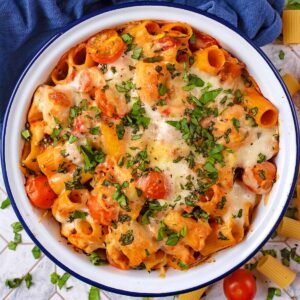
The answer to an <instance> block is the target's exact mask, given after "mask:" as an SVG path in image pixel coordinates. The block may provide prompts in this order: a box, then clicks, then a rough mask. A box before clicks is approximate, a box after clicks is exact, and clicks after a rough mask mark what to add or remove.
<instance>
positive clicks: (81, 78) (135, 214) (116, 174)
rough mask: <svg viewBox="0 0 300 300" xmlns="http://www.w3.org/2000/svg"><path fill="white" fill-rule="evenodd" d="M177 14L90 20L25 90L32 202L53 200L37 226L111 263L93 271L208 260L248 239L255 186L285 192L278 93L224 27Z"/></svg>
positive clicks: (207, 264)
mask: <svg viewBox="0 0 300 300" xmlns="http://www.w3.org/2000/svg"><path fill="white" fill-rule="evenodd" d="M174 19H175V20H176V21H161V19H155V20H154V19H153V18H145V19H141V20H135V21H132V19H130V18H129V20H124V22H123V23H122V22H119V23H118V24H116V25H114V26H113V24H111V25H110V26H105V24H104V23H105V22H104V23H103V25H101V26H100V27H98V28H95V27H93V32H92V31H91V32H90V34H89V35H85V36H84V35H83V34H82V37H81V38H80V40H78V42H77V43H74V42H73V43H72V44H68V45H72V46H71V47H67V45H65V48H66V49H65V50H64V51H62V50H60V52H59V53H58V52H57V54H56V56H55V58H54V57H53V58H52V68H51V69H52V71H51V70H49V68H48V74H46V69H45V71H44V72H45V73H44V74H43V76H44V80H43V81H40V82H39V84H35V86H32V87H31V88H32V94H31V95H33V96H32V101H30V99H28V100H27V108H28V112H27V114H26V115H23V119H25V123H26V125H25V128H24V122H23V129H22V130H21V131H22V136H23V139H24V140H25V141H24V143H23V145H22V147H21V148H20V152H21V158H20V164H21V172H22V174H23V176H24V177H25V181H24V185H25V189H24V188H23V190H25V191H26V194H27V197H28V198H27V202H28V207H29V206H30V205H32V206H33V207H37V208H38V209H37V210H36V211H39V212H40V213H41V212H42V211H41V210H40V209H49V213H48V216H47V217H46V218H47V221H44V220H43V218H42V219H41V223H44V222H45V223H47V222H49V224H48V225H47V226H48V227H49V228H50V227H51V226H55V227H56V232H57V231H59V232H60V234H61V236H62V238H61V242H62V243H64V244H66V243H65V242H63V241H64V239H66V240H67V242H68V243H69V244H71V245H72V246H73V248H74V249H75V250H77V252H78V250H80V251H81V252H80V251H79V252H78V253H73V254H72V255H76V257H77V256H80V260H81V263H82V264H86V263H88V260H89V259H90V260H91V258H94V259H95V258H96V259H97V261H98V262H101V264H106V266H101V267H93V266H91V268H92V267H93V269H91V272H92V270H94V271H95V268H97V269H103V270H104V272H108V273H109V272H111V273H112V274H114V276H115V274H116V268H117V269H122V270H123V271H118V275H116V278H117V276H129V277H132V278H134V276H140V275H133V274H134V273H139V274H140V272H144V271H137V270H141V269H146V270H147V271H148V272H150V271H153V270H158V272H152V273H151V276H156V277H158V275H159V274H160V276H166V278H165V279H163V280H168V278H169V273H170V277H171V280H170V282H172V280H174V279H173V276H176V275H175V274H178V271H177V273H176V271H171V270H172V269H177V270H184V271H186V270H188V272H181V273H183V274H188V273H191V275H193V274H196V273H195V272H201V268H203V269H205V268H207V270H208V268H211V267H213V266H212V265H213V264H214V263H212V261H213V260H216V262H215V263H218V262H219V261H221V260H222V259H223V258H222V255H223V254H222V253H226V254H224V255H227V253H231V252H232V253H233V251H234V249H238V247H243V246H242V245H243V244H244V243H245V244H246V243H247V242H249V240H250V239H249V238H248V235H249V236H251V233H252V232H249V231H253V232H254V233H255V232H256V231H255V228H258V225H256V224H257V222H260V221H261V220H262V219H263V217H262V215H261V214H264V209H267V208H268V204H265V205H264V203H262V202H263V201H261V196H262V195H266V194H270V198H271V197H272V194H273V193H274V191H273V190H275V193H276V191H278V188H277V189H276V186H277V185H278V183H277V182H276V180H277V179H278V180H279V181H280V177H279V174H280V173H279V170H280V169H281V168H282V162H281V161H280V159H278V158H279V157H280V154H281V151H282V149H281V147H280V144H281V140H282V138H283V139H284V137H282V134H281V132H282V131H281V126H282V124H281V122H278V119H279V120H280V113H281V108H280V104H279V105H278V102H276V103H273V101H272V100H273V98H272V97H270V96H267V95H265V94H264V93H263V89H262V88H261V86H260V84H259V82H258V81H257V80H256V76H255V74H253V73H252V72H251V71H250V70H249V69H248V62H246V63H244V61H243V59H240V58H238V57H237V55H236V54H235V53H232V51H230V50H228V49H227V47H225V46H224V41H221V40H219V39H220V37H219V36H218V37H217V36H213V35H212V34H211V33H208V32H207V31H206V30H205V28H203V29H202V28H201V26H200V25H199V26H197V27H196V25H195V24H194V23H191V25H189V21H187V20H182V19H176V18H174ZM177 20H178V21H177ZM214 22H215V21H214ZM77 26H78V25H77ZM74 28H76V26H75V27H74ZM279 87H280V85H279ZM280 88H281V87H280ZM271 96H272V95H271ZM25 113H26V112H25ZM23 114H24V112H23ZM283 126H286V125H283ZM293 126H294V125H293ZM279 148H280V150H279ZM292 157H293V155H291V158H292ZM20 176H21V177H22V175H21V174H20ZM24 177H23V178H24ZM275 182H276V184H275V185H274V183H275ZM273 185H274V187H273ZM287 192H288V193H289V190H288V189H287ZM23 193H24V192H23ZM25 198H26V197H25ZM28 199H29V200H28ZM269 201H270V200H269ZM271 203H274V201H273V202H271ZM283 203H284V205H285V204H286V201H285V202H283ZM264 206H265V207H266V208H264ZM37 214H38V213H37ZM253 214H255V215H256V216H255V218H252V216H253ZM277 214H280V212H279V211H278V212H277ZM50 215H52V216H53V217H54V218H51V216H50ZM54 220H55V221H54ZM258 220H259V221H258ZM277 221H278V218H277V219H275V220H274V221H273V224H275V223H276V222H277ZM274 222H275V223H274ZM55 223H56V224H55ZM57 224H59V229H58V226H57ZM252 227H253V228H254V229H253V228H252ZM259 228H261V227H259ZM57 229H58V230H57ZM50 230H52V229H50ZM247 233H248V234H247ZM269 233H270V230H269V232H268V233H267V234H269ZM244 239H245V241H243V240H244ZM240 245H241V246H240ZM233 246H234V247H233ZM64 247H65V248H64V251H67V252H66V253H70V251H74V250H73V249H70V247H68V246H64ZM223 249H227V250H223ZM220 250H222V251H221V252H219V251H220ZM252 253H253V251H252ZM84 254H86V255H87V256H88V258H89V259H87V258H86V255H84ZM218 257H219V258H218ZM241 261H242V260H239V261H238V262H237V263H235V264H234V266H235V267H236V266H237V265H238V264H239V263H241ZM114 268H115V271H112V270H113V269H114ZM167 269H169V270H168V271H167V273H166V270H167ZM126 270H131V271H126ZM100 272H102V271H100ZM128 272H131V273H130V275H129V273H128ZM174 272H175V273H174ZM121 273H123V274H124V275H122V274H121ZM145 274H146V275H145V276H147V273H146V272H145ZM152 274H156V275H152ZM177 276H179V275H177ZM180 276H181V275H180ZM184 276H185V275H184ZM85 277H86V276H85ZM90 278H91V277H89V279H90ZM149 278H153V277H149ZM178 278H179V277H178ZM213 278H216V276H213ZM151 280H152V279H151ZM155 280H157V279H155ZM158 280H159V279H158ZM161 280H162V279H161ZM141 282H142V281H141ZM158 282H159V281H158ZM93 283H94V282H93ZM101 283H102V282H101V281H100V284H101ZM206 283H207V282H206ZM113 286H114V285H113ZM155 286H156V285H155ZM193 287H195V285H194V286H190V288H193ZM176 288H177V287H176ZM187 288H189V287H188V286H185V287H184V289H187ZM135 289H137V287H132V288H131V290H130V291H133V292H136V290H135ZM138 290H140V289H138ZM142 292H144V293H149V290H148V291H147V290H143V289H142ZM163 292H165V293H170V291H168V290H166V291H163ZM130 293H131V294H132V292H130Z"/></svg>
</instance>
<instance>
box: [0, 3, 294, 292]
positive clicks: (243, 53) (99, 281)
mask: <svg viewBox="0 0 300 300" xmlns="http://www.w3.org/2000/svg"><path fill="white" fill-rule="evenodd" d="M140 19H158V20H170V21H175V20H176V21H182V22H186V23H188V24H190V25H192V26H193V27H195V28H197V29H199V30H201V31H204V32H206V33H208V34H210V35H212V36H213V37H215V38H216V39H217V40H218V41H219V42H220V44H221V45H222V46H223V47H224V48H225V49H227V50H228V51H230V52H231V53H232V54H233V55H235V56H236V57H238V58H239V59H240V60H241V61H243V62H245V63H246V65H247V68H248V70H249V72H250V74H251V75H252V76H253V77H254V78H255V80H256V81H257V83H258V85H259V87H260V88H261V91H262V93H263V94H264V95H265V96H266V97H267V98H268V99H270V100H271V101H272V102H273V103H274V104H275V105H276V106H277V108H278V109H279V123H280V127H279V128H280V151H279V154H278V156H277V158H276V164H277V168H278V174H279V177H278V180H277V182H276V183H275V185H274V187H273V189H272V192H271V194H270V197H269V199H268V202H267V204H266V205H264V201H261V203H260V204H259V206H258V207H257V209H256V213H255V216H254V219H253V222H252V225H251V230H250V232H249V233H248V235H247V236H246V238H245V240H244V241H243V242H241V243H240V244H238V245H237V246H235V247H233V248H230V249H226V250H223V251H221V252H219V253H217V254H216V255H214V259H215V261H214V262H211V263H204V264H202V265H199V266H197V267H195V268H192V269H191V270H189V271H187V272H182V271H176V270H172V269H170V270H168V271H167V275H166V277H165V278H160V277H159V274H158V272H156V271H155V272H151V273H147V272H146V271H135V270H132V271H121V270H118V269H116V268H114V267H111V266H101V267H99V266H94V265H92V264H91V263H90V262H89V261H88V259H87V257H86V256H85V255H84V254H79V253H77V252H75V251H74V250H73V249H72V248H71V247H70V246H68V245H67V243H66V241H65V239H63V238H62V237H61V236H60V234H59V226H58V224H57V222H56V221H53V220H52V219H51V218H48V219H45V220H43V221H40V217H41V211H39V210H37V209H34V208H33V207H32V205H31V204H30V202H29V201H28V199H27V196H26V193H25V189H24V177H23V175H22V173H21V172H20V169H19V158H20V153H21V149H22V145H23V144H22V141H21V136H20V132H21V130H22V129H23V127H24V124H25V119H26V114H27V110H28V107H29V105H30V101H31V97H32V95H33V92H34V91H35V89H36V87H37V86H38V85H39V84H41V83H43V82H45V81H46V79H47V77H48V75H49V73H50V71H51V70H52V69H53V67H54V66H55V65H56V63H57V61H58V59H59V58H60V57H61V55H62V54H63V53H64V52H66V51H67V50H68V49H70V48H71V47H72V46H74V45H76V44H78V43H80V42H81V41H84V40H86V39H87V38H88V37H89V36H91V35H93V34H94V33H96V32H98V31H100V30H102V29H104V28H110V27H114V26H116V25H119V24H121V23H125V22H128V21H132V20H140ZM298 136H299V135H298V125H297V118H296V114H295V111H294V107H293V104H292V101H291V99H290V97H289V95H288V93H287V90H286V88H285V86H284V84H283V82H282V80H281V78H280V76H279V74H278V73H277V71H276V69H275V68H274V66H273V65H272V64H271V63H270V61H269V60H268V59H267V58H266V56H265V55H264V54H263V53H262V52H261V51H260V50H259V49H257V48H256V47H255V46H253V44H252V43H251V42H250V41H249V40H248V39H247V38H245V37H243V36H242V35H241V34H240V33H238V32H237V31H236V30H235V29H233V28H232V27H231V26H230V25H228V24H225V22H224V21H223V20H220V19H218V18H216V17H212V16H211V15H208V14H206V13H203V12H201V11H199V10H196V9H192V8H188V7H185V6H180V5H174V4H162V3H155V4H154V3H152V4H151V5H149V4H146V3H145V4H143V3H139V4H134V6H133V5H131V4H127V5H126V4H125V5H119V6H116V7H113V8H109V9H105V10H102V11H98V12H97V13H94V14H92V15H90V16H88V17H86V18H84V19H81V20H79V21H76V22H75V23H73V24H72V25H70V26H68V27H67V28H66V29H64V30H63V31H62V32H60V33H58V34H57V35H56V36H54V37H53V38H52V39H51V40H50V41H49V42H47V44H46V45H45V46H44V47H43V48H42V49H41V50H40V51H39V52H38V53H37V55H36V56H35V57H34V58H33V60H32V61H31V62H30V63H29V65H28V66H27V68H26V69H25V71H24V73H23V74H22V76H21V78H20V80H19V81H18V83H17V85H16V88H15V90H14V92H13V95H12V97H11V99H10V104H9V107H8V109H7V112H6V118H5V122H4V126H3V136H2V151H1V152H2V169H3V175H4V180H5V185H6V188H7V192H8V194H9V196H10V198H11V200H12V205H13V207H14V210H15V212H16V214H17V216H18V218H19V219H20V221H21V222H22V224H23V225H24V228H25V229H26V231H27V233H28V234H29V235H30V237H31V238H32V239H33V241H34V242H35V243H36V244H37V245H38V246H39V247H40V248H41V249H42V251H43V252H44V253H45V254H46V255H47V256H48V257H49V258H50V259H51V260H53V261H54V262H55V263H56V264H57V265H59V266H60V267H62V268H63V269H65V270H66V271H67V272H69V273H70V274H71V275H74V276H75V277H77V278H79V279H81V280H83V281H85V282H87V283H89V284H92V285H94V286H98V287H100V288H103V289H106V290H109V291H112V292H116V293H121V294H126V295H133V296H141V295H143V296H166V295H171V294H179V293H182V292H186V291H189V290H193V289H196V288H199V287H201V286H205V285H208V284H211V283H213V282H215V281H217V280H219V279H221V278H223V277H224V276H226V275H227V274H228V273H230V272H231V271H233V270H234V269H236V268H238V267H239V266H241V265H242V264H243V263H245V262H246V261H247V260H248V259H250V258H251V256H253V255H254V254H255V253H256V252H257V251H258V250H259V249H260V248H261V247H262V245H263V244H264V243H265V242H266V241H267V240H268V238H269V237H270V235H271V233H272V232H273V230H274V229H275V228H276V226H277V225H278V223H279V221H280V219H281V217H282V216H283V214H284V212H285V210H286V208H287V206H288V202H289V199H290V198H291V196H292V193H293V190H294V186H295V181H296V176H297V172H298V164H299V140H298Z"/></svg>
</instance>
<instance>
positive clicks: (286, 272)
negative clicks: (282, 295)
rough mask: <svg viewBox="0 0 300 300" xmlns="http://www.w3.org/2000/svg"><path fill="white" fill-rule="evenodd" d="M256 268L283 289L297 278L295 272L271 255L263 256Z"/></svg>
mask: <svg viewBox="0 0 300 300" xmlns="http://www.w3.org/2000/svg"><path fill="white" fill-rule="evenodd" d="M256 269H257V271H259V272H260V273H262V274H263V275H265V276H266V277H267V278H269V279H270V280H272V281H273V282H274V283H276V284H277V285H278V286H280V287H281V288H282V289H285V288H287V287H288V286H289V285H290V284H291V283H292V282H293V281H294V280H295V278H296V273H295V272H293V271H291V270H290V269H289V268H287V267H285V266H284V265H283V264H282V263H280V262H279V261H278V260H277V259H275V258H274V257H273V256H271V255H266V256H263V257H262V258H261V259H260V260H259V261H258V264H257V267H256Z"/></svg>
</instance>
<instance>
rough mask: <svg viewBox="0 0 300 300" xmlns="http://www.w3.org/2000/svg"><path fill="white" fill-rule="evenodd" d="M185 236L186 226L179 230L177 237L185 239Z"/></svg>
mask: <svg viewBox="0 0 300 300" xmlns="http://www.w3.org/2000/svg"><path fill="white" fill-rule="evenodd" d="M186 234H187V226H186V225H184V226H183V227H182V228H181V229H180V231H179V233H178V235H179V236H182V237H185V236H186Z"/></svg>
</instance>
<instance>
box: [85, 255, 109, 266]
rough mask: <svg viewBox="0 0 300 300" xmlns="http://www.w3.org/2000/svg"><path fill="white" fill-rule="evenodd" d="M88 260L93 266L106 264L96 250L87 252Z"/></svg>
mask: <svg viewBox="0 0 300 300" xmlns="http://www.w3.org/2000/svg"><path fill="white" fill-rule="evenodd" d="M88 256H89V260H90V262H91V263H92V264H93V265H95V266H103V265H107V261H105V260H103V259H101V258H100V257H99V255H98V254H97V253H96V252H92V253H90V254H88Z"/></svg>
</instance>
